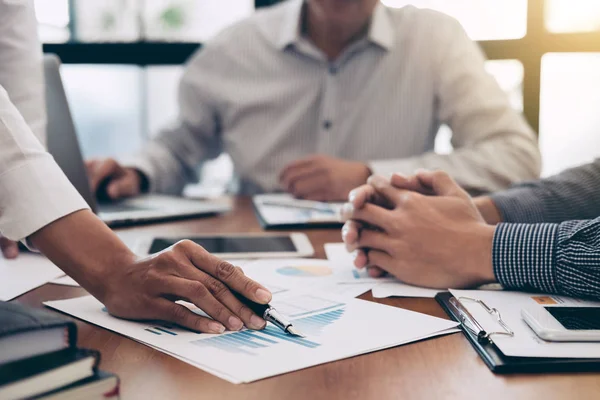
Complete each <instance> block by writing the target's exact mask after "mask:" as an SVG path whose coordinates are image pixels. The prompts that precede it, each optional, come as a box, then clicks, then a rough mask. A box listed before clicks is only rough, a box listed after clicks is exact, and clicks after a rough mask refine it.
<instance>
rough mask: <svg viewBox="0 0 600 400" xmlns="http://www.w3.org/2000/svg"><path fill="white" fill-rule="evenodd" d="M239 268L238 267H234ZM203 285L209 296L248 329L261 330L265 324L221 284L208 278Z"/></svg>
mask: <svg viewBox="0 0 600 400" xmlns="http://www.w3.org/2000/svg"><path fill="white" fill-rule="evenodd" d="M236 268H239V267H236ZM207 279H208V280H207V282H206V283H205V285H206V287H207V288H208V290H209V291H210V292H211V294H212V295H213V296H214V297H215V298H216V299H217V300H218V301H219V302H221V304H224V305H225V306H226V307H227V308H228V309H229V310H231V311H232V312H233V314H235V315H236V316H237V317H238V318H240V319H241V320H242V322H243V323H244V325H245V326H246V327H247V328H250V329H263V328H264V327H265V326H266V325H267V322H266V321H265V320H264V319H262V318H261V317H259V316H258V315H256V314H255V313H254V312H253V311H252V310H251V309H250V308H249V307H248V306H246V305H245V304H243V303H242V302H241V301H240V300H239V299H238V298H237V297H235V295H234V294H233V293H232V292H231V291H230V290H229V288H228V287H227V286H225V285H224V284H223V283H222V282H219V281H218V280H216V279H214V278H212V277H208V278H207Z"/></svg>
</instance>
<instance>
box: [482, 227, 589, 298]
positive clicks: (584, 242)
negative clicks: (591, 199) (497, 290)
mask: <svg viewBox="0 0 600 400" xmlns="http://www.w3.org/2000/svg"><path fill="white" fill-rule="evenodd" d="M492 252H493V254H492V263H493V267H494V273H495V275H496V278H497V279H498V282H500V283H501V284H502V285H503V286H504V287H506V288H512V289H519V290H533V291H540V292H545V293H555V294H561V295H567V296H573V297H587V298H595V299H600V218H597V219H594V220H587V221H568V222H564V223H561V224H513V223H502V224H499V225H498V226H497V228H496V232H495V235H494V243H493V250H492Z"/></svg>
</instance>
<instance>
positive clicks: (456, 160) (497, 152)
mask: <svg viewBox="0 0 600 400" xmlns="http://www.w3.org/2000/svg"><path fill="white" fill-rule="evenodd" d="M517 143H518V141H517ZM536 160H537V149H536V148H535V145H533V146H532V145H530V144H529V143H528V141H527V140H523V142H522V143H521V146H518V145H517V144H511V143H509V142H508V141H506V140H494V141H488V142H483V143H479V144H476V145H472V146H468V147H464V148H460V149H457V150H455V151H454V152H452V153H451V154H435V153H426V154H423V155H420V156H416V157H411V158H408V159H401V160H381V161H373V162H371V163H370V164H369V167H370V168H371V170H372V171H373V172H374V173H375V174H378V175H384V176H387V175H390V174H391V173H394V172H397V173H401V174H405V175H413V174H414V172H415V170H417V169H420V168H424V169H430V170H438V169H439V170H442V171H445V172H447V173H448V174H449V175H450V176H452V177H453V178H454V179H455V180H456V181H457V182H458V183H459V184H460V185H461V186H462V187H463V188H465V189H466V190H467V191H469V192H471V193H477V194H480V193H487V192H493V191H496V190H501V189H505V188H506V187H508V186H509V185H510V184H511V183H513V182H518V181H522V180H524V179H532V178H534V177H537V174H538V173H539V171H538V164H537V161H536Z"/></svg>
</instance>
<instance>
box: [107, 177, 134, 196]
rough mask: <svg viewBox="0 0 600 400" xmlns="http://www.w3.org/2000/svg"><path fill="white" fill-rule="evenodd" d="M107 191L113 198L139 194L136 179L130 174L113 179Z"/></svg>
mask: <svg viewBox="0 0 600 400" xmlns="http://www.w3.org/2000/svg"><path fill="white" fill-rule="evenodd" d="M106 192H107V193H108V196H109V197H110V198H111V199H113V200H116V199H120V198H123V197H131V196H134V195H135V194H137V188H136V182H135V179H134V178H132V177H131V175H129V174H126V175H123V176H121V177H119V178H117V179H115V180H113V181H111V183H110V184H109V185H108V186H107V188H106Z"/></svg>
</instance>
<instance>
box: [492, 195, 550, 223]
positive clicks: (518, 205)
mask: <svg viewBox="0 0 600 400" xmlns="http://www.w3.org/2000/svg"><path fill="white" fill-rule="evenodd" d="M490 197H491V199H492V201H493V202H494V204H495V205H496V208H498V211H499V212H500V215H501V216H502V221H504V222H521V223H525V222H526V223H530V224H532V223H541V222H544V221H545V220H546V219H545V217H544V207H543V205H542V202H541V200H540V198H539V197H538V196H537V195H536V194H535V193H534V192H533V191H532V190H531V189H530V188H514V189H508V190H505V191H502V192H498V193H497V194H493V195H491V196H490Z"/></svg>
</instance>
